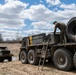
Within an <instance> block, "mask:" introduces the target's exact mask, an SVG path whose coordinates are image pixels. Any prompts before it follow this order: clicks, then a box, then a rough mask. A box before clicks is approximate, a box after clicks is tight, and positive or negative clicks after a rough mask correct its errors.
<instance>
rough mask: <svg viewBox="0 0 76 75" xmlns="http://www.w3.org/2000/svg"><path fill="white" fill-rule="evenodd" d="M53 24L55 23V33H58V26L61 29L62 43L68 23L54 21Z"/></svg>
mask: <svg viewBox="0 0 76 75" xmlns="http://www.w3.org/2000/svg"><path fill="white" fill-rule="evenodd" d="M53 24H54V25H55V29H54V34H56V30H57V28H58V29H59V30H60V43H63V40H64V35H65V30H66V25H65V24H64V23H58V22H57V21H54V22H53Z"/></svg>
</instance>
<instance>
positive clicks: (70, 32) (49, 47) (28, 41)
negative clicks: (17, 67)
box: [19, 17, 76, 71]
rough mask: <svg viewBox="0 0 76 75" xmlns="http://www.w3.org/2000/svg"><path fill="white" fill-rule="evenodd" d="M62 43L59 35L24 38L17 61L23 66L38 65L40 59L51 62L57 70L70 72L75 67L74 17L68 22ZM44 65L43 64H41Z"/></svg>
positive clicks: (75, 34)
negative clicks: (27, 64)
mask: <svg viewBox="0 0 76 75" xmlns="http://www.w3.org/2000/svg"><path fill="white" fill-rule="evenodd" d="M64 38H65V39H64V40H65V41H66V42H65V41H64V43H62V44H60V33H56V34H55V35H54V33H50V34H48V35H46V34H45V33H42V34H38V35H32V36H28V37H24V38H23V39H22V46H21V48H20V53H19V59H20V61H21V62H22V63H23V64H26V63H29V64H33V65H35V64H38V63H39V65H40V62H41V59H43V60H44V61H45V60H48V61H49V62H50V59H52V60H53V62H54V64H55V66H56V68H57V69H60V70H65V71H68V70H71V69H72V68H73V67H74V66H75V67H76V17H73V18H72V19H70V20H69V22H68V23H67V27H66V35H65V36H64ZM43 64H44V62H43Z"/></svg>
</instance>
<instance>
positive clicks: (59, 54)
mask: <svg viewBox="0 0 76 75" xmlns="http://www.w3.org/2000/svg"><path fill="white" fill-rule="evenodd" d="M54 64H55V66H56V67H57V69H60V70H64V71H68V70H71V69H72V68H73V54H72V53H71V52H70V51H69V50H67V49H64V48H61V49H57V50H56V51H55V53H54Z"/></svg>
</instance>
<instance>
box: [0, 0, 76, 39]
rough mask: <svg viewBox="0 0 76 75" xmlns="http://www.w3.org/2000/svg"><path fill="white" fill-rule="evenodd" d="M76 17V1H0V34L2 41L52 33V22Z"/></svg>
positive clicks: (65, 20) (65, 21) (66, 20)
mask: <svg viewBox="0 0 76 75" xmlns="http://www.w3.org/2000/svg"><path fill="white" fill-rule="evenodd" d="M75 16H76V0H0V33H2V34H3V38H4V39H7V38H8V39H14V38H15V37H16V36H17V34H19V36H21V37H24V36H28V35H32V34H39V33H49V32H53V30H54V25H53V24H52V23H53V21H58V22H64V23H65V24H67V22H68V20H69V19H71V18H72V17H75Z"/></svg>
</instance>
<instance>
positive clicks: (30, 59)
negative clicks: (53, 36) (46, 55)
mask: <svg viewBox="0 0 76 75" xmlns="http://www.w3.org/2000/svg"><path fill="white" fill-rule="evenodd" d="M28 62H29V63H30V64H32V65H36V64H38V62H39V58H38V57H36V53H35V51H34V50H30V51H29V52H28Z"/></svg>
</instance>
